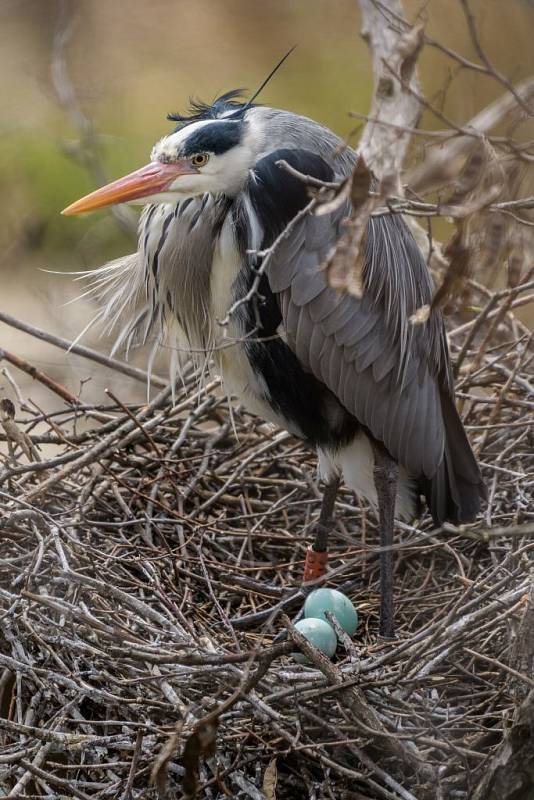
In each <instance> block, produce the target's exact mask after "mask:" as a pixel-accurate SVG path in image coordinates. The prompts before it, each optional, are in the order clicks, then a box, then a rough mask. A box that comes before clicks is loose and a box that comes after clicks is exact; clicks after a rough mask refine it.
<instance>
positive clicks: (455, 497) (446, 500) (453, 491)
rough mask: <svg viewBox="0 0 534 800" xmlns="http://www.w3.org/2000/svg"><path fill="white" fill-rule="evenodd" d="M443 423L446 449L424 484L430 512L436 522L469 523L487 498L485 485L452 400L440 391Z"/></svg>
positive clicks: (446, 393)
mask: <svg viewBox="0 0 534 800" xmlns="http://www.w3.org/2000/svg"><path fill="white" fill-rule="evenodd" d="M441 408H442V412H443V421H444V424H445V452H444V455H443V460H442V462H441V464H440V466H439V468H438V471H437V473H436V474H435V475H434V477H433V478H432V480H430V481H428V483H427V485H426V486H425V495H426V498H427V503H428V506H429V508H430V513H431V514H432V518H433V520H434V522H435V523H436V525H441V524H442V523H443V522H446V521H449V522H453V523H454V524H459V523H462V522H471V521H472V520H473V519H474V518H475V517H476V515H477V513H478V511H479V510H480V504H481V501H482V500H484V499H485V497H486V487H485V486H484V482H483V481H482V476H481V474H480V470H479V468H478V464H477V462H476V459H475V456H474V454H473V451H472V450H471V445H470V444H469V441H468V439H467V436H466V433H465V430H464V427H463V425H462V421H461V419H460V416H459V414H458V411H457V409H456V406H455V404H454V399H453V398H452V396H451V395H450V393H449V392H448V391H447V390H446V389H442V391H441Z"/></svg>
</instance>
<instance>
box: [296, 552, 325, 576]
mask: <svg viewBox="0 0 534 800" xmlns="http://www.w3.org/2000/svg"><path fill="white" fill-rule="evenodd" d="M327 564H328V551H327V550H323V551H321V552H317V551H316V550H314V549H313V548H312V547H308V549H307V550H306V561H305V562H304V575H303V578H302V582H303V583H308V581H313V580H315V579H316V578H320V577H322V576H323V575H324V574H325V573H326V567H327Z"/></svg>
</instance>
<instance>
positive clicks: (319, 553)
mask: <svg viewBox="0 0 534 800" xmlns="http://www.w3.org/2000/svg"><path fill="white" fill-rule="evenodd" d="M339 480H340V479H339V477H338V476H337V475H336V477H335V478H333V479H332V480H331V481H329V483H327V484H326V486H325V489H324V492H323V501H322V503H321V512H320V514H319V519H318V520H317V522H316V523H315V525H314V527H313V532H314V538H313V544H312V546H311V548H310V549H309V550H308V552H307V553H306V563H305V566H304V576H303V583H307V582H308V581H311V580H313V579H314V578H319V577H320V576H321V575H324V572H325V570H326V562H327V558H328V537H329V535H330V532H331V530H332V528H333V527H334V506H335V503H336V497H337V490H338V488H339Z"/></svg>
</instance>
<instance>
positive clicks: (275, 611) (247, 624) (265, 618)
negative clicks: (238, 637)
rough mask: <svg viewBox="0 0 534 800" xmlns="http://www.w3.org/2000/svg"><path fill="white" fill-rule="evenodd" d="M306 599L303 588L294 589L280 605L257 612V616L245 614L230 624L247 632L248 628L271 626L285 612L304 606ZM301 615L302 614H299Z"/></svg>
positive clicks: (233, 619) (234, 618)
mask: <svg viewBox="0 0 534 800" xmlns="http://www.w3.org/2000/svg"><path fill="white" fill-rule="evenodd" d="M305 599H306V590H305V589H303V588H299V589H293V590H292V591H290V592H289V593H288V594H287V595H286V597H283V598H282V599H281V600H280V601H279V602H278V603H275V604H274V605H273V606H270V607H269V608H265V609H262V610H261V611H257V612H256V613H255V614H245V616H244V617H233V618H232V619H231V620H230V624H231V625H232V627H234V628H238V629H241V630H247V629H248V628H257V627H259V626H260V625H265V624H268V625H271V624H272V623H274V622H275V621H276V619H277V617H278V616H279V615H280V614H281V613H282V612H284V613H285V614H287V613H289V612H291V611H293V610H294V609H295V608H297V607H298V606H299V605H300V606H302V605H303V603H304V600H305ZM299 613H300V612H299Z"/></svg>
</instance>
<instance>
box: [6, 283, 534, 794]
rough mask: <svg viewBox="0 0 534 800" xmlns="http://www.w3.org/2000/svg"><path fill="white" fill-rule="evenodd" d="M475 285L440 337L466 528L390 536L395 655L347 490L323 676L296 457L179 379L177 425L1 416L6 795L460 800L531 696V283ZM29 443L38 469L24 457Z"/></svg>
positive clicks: (157, 405)
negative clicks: (449, 359) (348, 618)
mask: <svg viewBox="0 0 534 800" xmlns="http://www.w3.org/2000/svg"><path fill="white" fill-rule="evenodd" d="M471 288H472V295H471V302H472V304H473V306H475V307H476V308H477V309H478V310H477V312H471V313H470V314H469V316H468V317H465V318H464V319H463V320H460V321H458V320H456V321H455V324H456V327H455V328H454V329H453V330H452V331H451V332H450V333H451V335H450V342H451V351H452V356H453V360H454V362H455V364H456V367H457V369H458V380H457V391H458V402H459V403H460V404H461V407H462V414H463V417H464V420H465V424H466V426H467V429H468V432H469V435H470V438H471V441H472V443H473V445H474V448H475V450H476V453H477V456H478V458H479V460H480V462H481V465H482V469H483V472H484V475H485V479H486V482H487V486H488V496H489V502H488V506H487V509H486V511H485V515H484V518H482V519H480V520H479V522H477V523H476V524H473V525H470V526H466V527H464V528H460V529H457V528H453V527H452V526H446V527H445V528H444V529H443V530H432V525H431V521H430V520H429V519H428V518H427V517H426V516H425V517H424V518H423V519H421V520H418V521H417V522H416V523H414V525H398V526H397V528H396V545H395V547H396V551H397V552H396V564H397V565H396V589H395V593H396V600H397V631H398V638H397V640H395V641H393V642H386V641H381V640H380V639H379V638H378V636H377V629H378V559H377V553H378V541H379V536H378V530H377V520H376V517H375V514H374V512H373V511H371V510H370V509H369V508H367V507H366V506H365V505H363V504H362V503H361V502H359V501H358V500H357V499H355V498H354V496H353V495H352V494H351V493H350V492H349V491H348V490H346V489H343V488H342V489H341V491H340V494H339V497H338V503H337V507H336V512H337V520H338V522H337V528H336V532H335V534H334V535H333V536H332V549H331V557H330V572H329V574H328V576H327V577H326V579H325V580H324V581H322V582H323V583H324V582H326V584H327V585H329V586H334V587H338V588H343V589H344V591H346V592H347V593H348V594H349V595H350V597H351V598H352V600H353V601H354V603H355V605H356V606H357V608H358V610H359V614H360V618H361V622H360V626H359V628H358V630H357V632H356V634H355V636H354V638H353V640H352V641H344V642H342V643H340V646H339V648H338V652H337V654H336V657H335V658H334V660H333V661H329V660H327V659H325V658H323V657H321V656H320V654H317V653H316V652H315V651H313V650H310V648H309V647H308V651H309V652H308V654H309V657H310V660H311V661H310V665H309V666H305V665H300V664H297V663H295V661H294V660H293V658H292V656H291V651H294V650H295V649H297V648H298V647H299V646H301V647H304V648H305V649H306V645H305V644H302V642H301V641H300V639H299V636H298V634H296V633H295V630H294V628H293V625H292V623H291V622H290V618H291V617H293V616H294V614H295V613H296V612H297V611H298V609H299V607H300V606H301V605H302V594H299V586H300V581H301V575H302V566H303V560H304V556H305V550H306V547H307V545H308V541H309V537H308V535H307V533H308V531H309V528H310V526H311V524H312V523H313V521H314V519H315V518H316V516H317V513H318V509H319V503H320V494H319V489H318V487H317V484H316V478H315V456H314V454H313V453H311V452H309V451H308V450H307V449H306V447H305V446H304V445H303V444H302V443H301V442H300V441H298V440H296V439H294V438H292V437H291V436H289V435H288V434H286V433H280V432H278V431H275V430H273V429H272V428H270V427H269V426H267V425H265V424H263V423H260V422H259V421H258V420H257V419H255V418H253V417H251V416H249V415H248V414H247V413H245V412H244V411H242V410H240V409H237V410H236V411H235V413H234V420H233V423H232V421H231V419H230V416H229V414H228V407H227V401H226V399H225V397H224V395H223V393H222V392H221V390H220V386H219V383H218V381H217V380H214V381H212V382H211V383H210V384H209V385H206V386H204V387H203V388H201V389H198V386H197V385H196V384H195V382H194V379H193V378H191V379H190V380H189V381H185V383H184V384H183V385H181V386H179V387H178V389H177V394H176V398H175V402H174V404H173V403H172V402H171V393H170V390H169V389H163V390H162V391H161V392H160V393H159V394H158V395H157V396H156V397H154V399H153V400H152V401H151V402H150V404H149V405H145V406H142V407H129V406H126V405H123V404H122V403H121V402H119V401H118V400H117V398H114V397H112V398H111V399H110V401H109V402H108V403H107V404H106V405H103V406H100V407H98V408H96V407H93V408H84V407H78V408H74V407H72V405H68V404H67V405H65V404H61V406H60V407H59V408H58V410H57V413H55V414H50V415H48V416H46V417H45V416H44V415H42V416H40V417H39V416H36V415H34V416H32V417H30V416H29V415H27V414H24V413H21V412H17V417H16V420H15V422H14V425H15V429H16V430H18V439H17V435H16V434H14V433H13V431H12V432H11V434H9V431H8V429H7V428H6V431H7V433H8V436H7V438H11V455H10V456H9V457H4V466H3V469H2V473H1V487H0V489H1V493H2V500H3V502H2V506H3V508H2V512H1V521H0V525H1V536H2V552H1V557H0V620H1V622H0V793H1V796H9V797H10V798H15V797H21V798H22V797H27V798H29V797H47V798H52V797H56V798H60V797H62V798H63V797H69V798H70V797H76V798H89V797H91V798H107V797H110V798H121V799H122V800H128V798H152V797H154V798H156V797H169V798H174V797H176V798H179V797H193V796H195V794H196V795H197V796H199V797H206V798H211V799H212V800H216V798H223V797H233V798H236V800H237V799H238V800H245V798H252V800H275V798H277V800H282V799H283V798H291V799H292V800H299V799H300V798H303V799H304V798H317V799H318V800H319V799H320V798H336V799H337V800H344V799H345V798H346V800H349V798H362V799H363V798H388V799H390V800H391V799H393V798H404V800H414V798H417V799H418V800H420V798H430V797H432V798H434V797H437V798H439V797H443V798H447V797H451V798H452V797H454V798H462V797H469V796H473V797H477V792H481V791H482V789H481V786H482V785H483V782H484V780H487V779H488V778H487V776H488V775H489V773H490V772H491V771H492V764H493V762H494V759H495V758H496V756H497V755H499V754H500V753H501V750H502V747H503V744H502V743H503V741H504V740H505V739H506V741H507V742H509V738H510V731H513V729H514V725H517V724H519V723H518V719H519V717H520V712H521V708H522V707H523V706H522V705H521V704H522V703H525V702H528V696H527V695H528V692H529V690H530V689H531V688H532V686H534V682H533V675H532V674H530V676H529V675H528V674H526V671H528V663H531V662H529V661H528V659H529V657H530V658H531V660H532V653H533V652H534V650H533V649H532V648H533V645H532V634H531V633H530V638H529V631H528V625H527V624H526V620H527V618H528V617H529V615H530V616H532V615H533V614H534V610H533V607H532V596H531V598H530V601H529V599H528V598H529V580H530V579H529V563H530V558H531V551H532V548H533V547H534V544H533V542H532V534H533V533H534V512H533V509H534V498H533V495H534V479H533V470H534V463H533V455H532V454H533V451H534V447H533V436H532V427H531V425H532V419H533V409H534V399H533V396H532V392H533V391H534V387H533V385H532V383H531V376H532V363H533V355H534V352H533V349H532V347H531V334H530V333H529V331H528V330H527V329H526V328H525V327H524V326H522V324H521V323H520V322H519V321H518V320H517V318H515V317H514V315H513V309H514V308H515V307H516V306H518V305H521V304H523V303H525V302H526V298H528V290H529V289H530V288H532V284H531V283H530V284H529V283H524V284H523V285H522V286H518V287H515V288H511V289H506V290H503V291H501V292H497V293H492V292H489V291H488V290H486V289H483V288H482V287H480V286H478V285H475V284H472V287H471ZM449 327H451V326H449ZM59 405H60V404H59V402H58V406H59ZM8 427H9V426H8ZM27 437H30V438H29V439H28V438H27ZM24 441H26V442H27V443H28V442H29V441H31V443H32V446H36V445H40V446H41V447H44V445H45V444H47V445H48V446H49V448H50V447H51V446H52V445H55V447H54V448H53V454H52V455H51V457H49V458H47V459H45V460H41V461H35V460H33V461H29V460H27V459H26V457H25V456H24V455H23V450H24V447H23V442H24ZM30 455H31V454H30ZM529 602H530V605H529ZM273 608H274V609H275V613H273V611H272V609H273ZM281 633H282V634H284V636H285V638H284V637H281V636H279V634H281ZM529 642H530V644H529ZM529 647H530V648H531V650H530V651H529V650H528V648H529ZM529 652H530V656H529ZM527 662H528V663H527ZM531 666H532V665H531ZM525 698H526V699H525ZM512 749H513V748H512ZM524 760H525V757H523V762H524ZM477 787H478V788H477ZM479 796H480V797H485V798H486V797H490V796H492V795H490V794H489V793H486V794H484V795H482V794H480V795H479ZM503 796H504V795H503Z"/></svg>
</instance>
